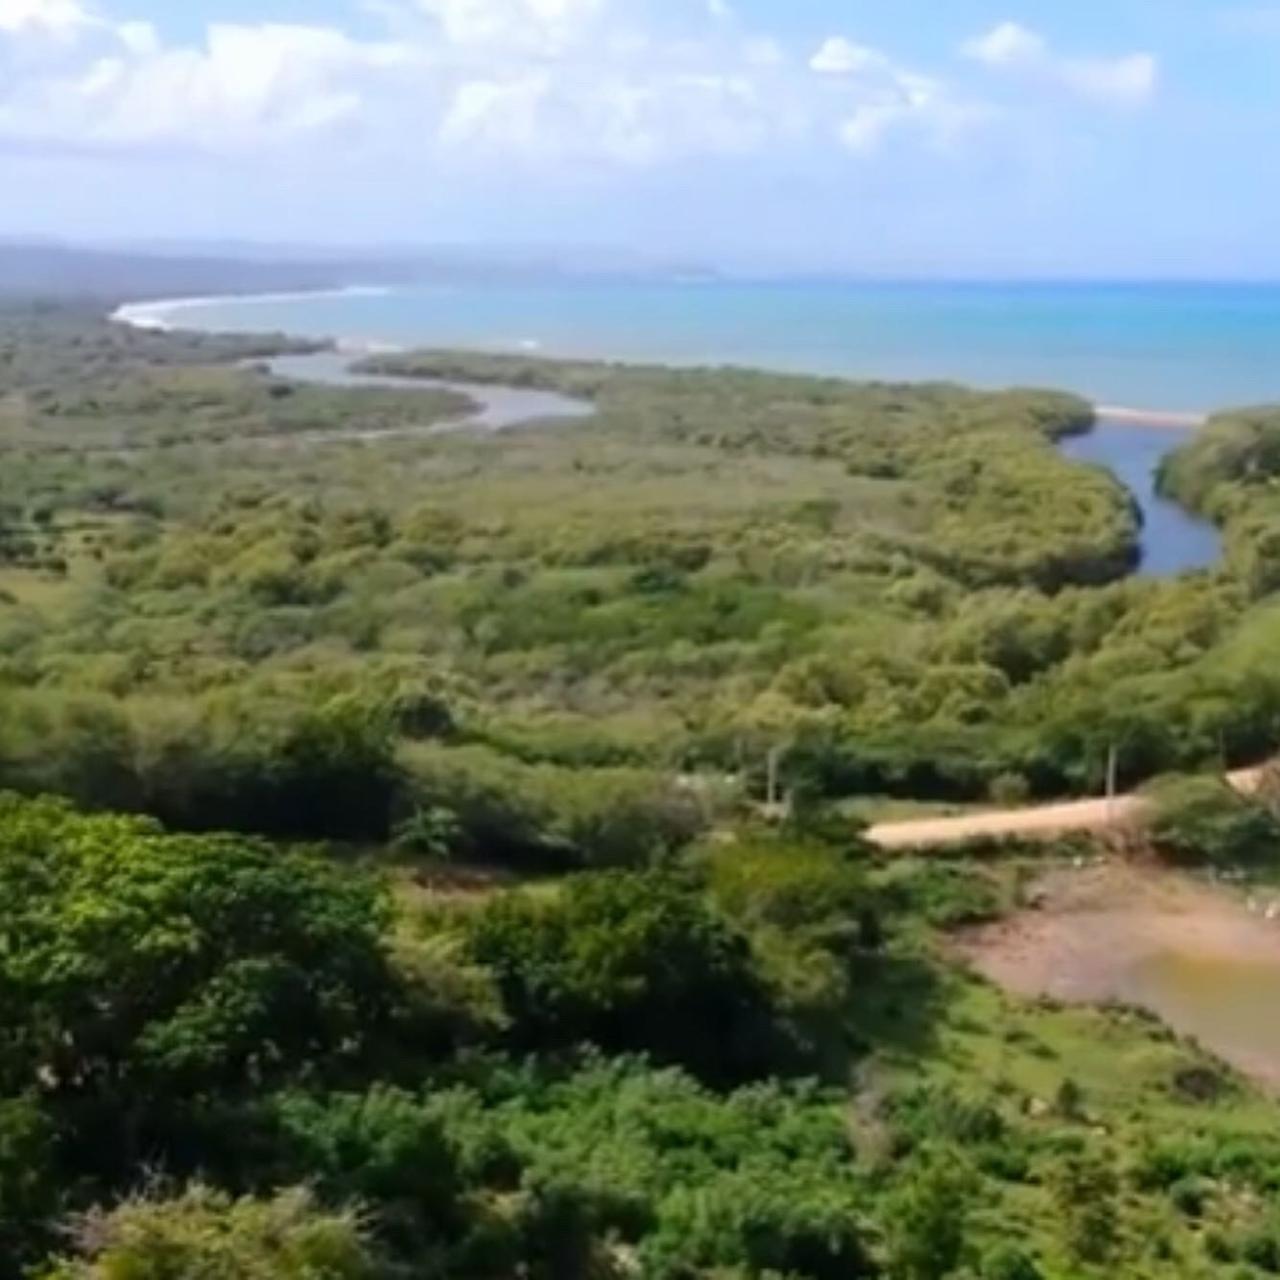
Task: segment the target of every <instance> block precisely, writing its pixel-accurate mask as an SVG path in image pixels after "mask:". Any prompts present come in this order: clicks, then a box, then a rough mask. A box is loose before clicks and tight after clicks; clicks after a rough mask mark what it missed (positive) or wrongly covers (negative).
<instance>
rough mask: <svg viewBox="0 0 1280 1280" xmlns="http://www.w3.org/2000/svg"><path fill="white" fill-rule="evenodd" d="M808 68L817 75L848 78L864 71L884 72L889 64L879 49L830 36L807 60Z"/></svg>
mask: <svg viewBox="0 0 1280 1280" xmlns="http://www.w3.org/2000/svg"><path fill="white" fill-rule="evenodd" d="M809 66H810V68H811V69H812V70H814V71H816V72H817V73H818V74H819V75H828V76H848V75H857V74H858V73H860V72H864V71H884V70H886V69H888V68H889V67H890V66H891V63H890V62H889V59H888V58H887V57H885V55H884V54H883V53H881V52H880V50H879V49H871V48H868V47H867V46H866V45H862V44H855V43H854V42H853V41H852V40H846V39H845V38H844V36H831V37H830V38H829V39H827V40H824V41H823V43H822V45H821V47H820V48H819V49H818V52H817V53H815V54H814V55H813V57H812V58H810V59H809Z"/></svg>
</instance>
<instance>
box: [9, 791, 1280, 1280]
mask: <svg viewBox="0 0 1280 1280" xmlns="http://www.w3.org/2000/svg"><path fill="white" fill-rule="evenodd" d="M1028 856H1031V855H1028V854H1025V853H1020V852H1019V851H1018V850H1012V851H1007V852H1006V853H1004V854H1002V855H1001V856H1000V857H998V858H996V859H994V860H992V859H991V858H988V859H986V860H984V861H982V862H976V861H965V860H961V861H959V862H951V863H937V862H921V863H916V862H912V861H909V860H908V861H899V862H896V863H893V864H890V865H882V864H880V863H879V862H877V860H876V859H875V858H874V857H873V856H872V855H871V854H870V852H869V851H868V850H867V849H866V848H864V847H863V846H862V845H860V844H859V843H857V842H856V841H852V842H849V841H846V842H844V843H842V844H840V845H833V844H830V843H828V842H825V841H823V840H819V839H816V838H814V837H812V836H803V835H799V834H797V833H792V832H787V831H784V832H761V831H753V830H749V829H740V830H738V831H736V832H735V833H734V834H733V835H732V837H730V836H729V834H728V833H722V835H721V837H720V838H718V839H717V840H716V841H714V842H712V843H707V844H704V845H701V846H695V847H693V848H691V849H690V850H688V851H687V852H686V853H685V854H684V855H683V856H682V857H680V858H679V859H678V860H677V861H676V862H673V863H670V864H668V865H667V866H665V867H664V868H661V869H653V870H648V871H640V872H623V871H605V872H584V873H577V874H575V875H571V876H569V877H567V878H564V879H561V880H559V881H555V882H551V883H548V884H543V885H537V886H530V887H512V888H509V889H506V890H491V891H489V892H487V893H484V894H479V895H474V894H464V895H458V894H457V893H456V892H452V891H449V890H448V888H447V884H444V883H442V885H441V888H440V890H439V891H433V892H425V893H424V892H422V891H419V892H416V893H403V892H402V893H397V894H394V895H389V894H388V892H387V888H388V885H389V882H388V881H386V880H385V879H384V878H383V877H381V876H378V875H375V874H373V873H371V872H369V871H367V870H359V869H357V868H355V867H352V866H343V865H341V864H340V863H338V862H335V860H334V859H333V858H332V857H331V856H325V855H324V854H322V853H321V852H320V851H317V850H287V849H281V848H273V847H271V846H268V845H265V844H261V843H257V842H254V841H252V840H250V839H247V838H244V837H224V836H182V835H177V836H175V835H170V834H166V833H165V832H164V831H163V830H162V829H161V828H159V827H158V826H156V825H154V824H153V823H151V822H150V821H149V820H145V819H129V818H119V817H113V816H96V817H87V816H82V815H79V814H77V813H75V812H74V811H72V810H71V809H69V808H68V807H66V806H65V805H64V804H63V803H62V802H53V801H47V800H46V801H26V800H19V799H17V798H14V797H5V798H0V940H3V943H4V945H3V946H0V992H3V1002H4V1003H3V1018H2V1019H0V1028H2V1034H3V1042H2V1043H0V1062H2V1063H3V1075H2V1076H0V1241H2V1242H3V1248H2V1249H0V1275H3V1276H5V1277H6V1278H7V1277H9V1276H13V1277H15V1280H16V1278H17V1277H20V1276H23V1275H24V1273H25V1268H27V1267H28V1266H30V1267H34V1268H35V1270H34V1271H32V1272H31V1274H33V1275H35V1276H40V1277H44V1278H46V1280H55V1278H56V1280H120V1278H121V1277H130V1278H132V1277H135V1276H141V1277H147V1278H148V1280H150V1278H152V1277H154V1278H156V1280H170V1278H172V1280H179V1278H181V1280H191V1278H192V1277H196V1278H197V1280H199V1278H200V1277H206V1276H207V1277H209V1280H319V1278H320V1277H324V1278H325V1280H348V1278H354V1277H367V1278H368V1280H395V1278H396V1277H406V1278H416V1277H422V1278H423V1280H433V1278H435V1277H450V1278H457V1280H466V1278H467V1277H474V1278H475V1280H488V1278H490V1277H496V1276H508V1275H526V1276H530V1277H543V1278H545V1280H588V1278H592V1280H594V1278H597V1277H618V1278H619V1280H621V1278H622V1277H627V1276H641V1277H654V1278H659V1277H661V1278H669V1280H691V1278H693V1277H707V1278H708V1280H710V1278H711V1277H717V1278H720V1280H727V1278H728V1277H735V1276H737V1277H744V1278H746V1277H764V1276H786V1277H794V1278H796V1280H827V1278H828V1277H830V1278H831V1280H835V1278H836V1277H839V1278H841V1280H843V1278H844V1277H848V1276H859V1275H863V1276H880V1275H884V1276H900V1277H907V1278H909V1280H915V1278H917V1277H918V1278H921V1280H931V1278H932V1280H941V1278H942V1277H946V1276H972V1277H984V1278H985V1277H990V1278H992V1280H1004V1278H1005V1277H1008V1276H1015V1277H1020V1276H1043V1277H1048V1278H1050V1280H1054V1278H1057V1280H1068V1278H1071V1280H1077V1278H1084V1277H1099V1278H1100V1277H1106V1276H1113V1275H1117V1274H1123V1275H1126V1276H1134V1277H1153V1278H1154V1277H1170V1276H1176V1277H1206V1278H1207V1277H1210V1276H1219V1275H1222V1274H1231V1275H1233V1276H1239V1277H1241V1278H1242V1280H1243V1277H1259V1276H1265V1275H1269V1274H1274V1273H1275V1271H1276V1268H1277V1265H1280V1263H1277V1261H1276V1255H1275V1253H1274V1250H1275V1249H1276V1248H1277V1246H1278V1243H1280V1235H1278V1234H1277V1225H1276V1221H1275V1218H1274V1214H1273V1209H1272V1207H1271V1205H1272V1202H1273V1197H1274V1194H1275V1190H1276V1186H1277V1179H1278V1178H1280V1143H1277V1141H1276V1139H1275V1137H1274V1134H1273V1132H1272V1131H1273V1129H1274V1106H1273V1104H1272V1103H1270V1102H1265V1101H1263V1100H1262V1099H1260V1098H1258V1097H1257V1096H1256V1095H1254V1094H1253V1093H1252V1092H1251V1091H1250V1090H1249V1089H1248V1087H1246V1086H1245V1085H1244V1084H1242V1083H1241V1082H1240V1081H1238V1080H1237V1079H1236V1078H1235V1077H1234V1076H1233V1075H1232V1074H1231V1073H1230V1072H1229V1071H1227V1070H1226V1069H1225V1068H1222V1067H1220V1066H1219V1065H1217V1064H1216V1063H1214V1062H1213V1061H1212V1060H1210V1059H1208V1058H1206V1057H1205V1056H1204V1054H1203V1053H1202V1052H1201V1051H1200V1050H1198V1049H1196V1048H1195V1047H1194V1046H1191V1045H1188V1044H1182V1043H1179V1042H1178V1041H1177V1040H1175V1039H1174V1038H1173V1037H1171V1036H1170V1035H1168V1034H1166V1033H1164V1032H1162V1031H1161V1030H1160V1029H1159V1028H1158V1027H1157V1026H1156V1025H1155V1024H1154V1023H1152V1022H1150V1021H1148V1020H1146V1019H1144V1018H1143V1017H1141V1016H1139V1015H1137V1014H1135V1013H1133V1012H1131V1011H1125V1010H1110V1011H1089V1010H1068V1009H1060V1008H1055V1007H1050V1006H1042V1007H1036V1006H1030V1005H1023V1004H1019V1003H1017V1002H1015V1001H1012V1000H1010V999H1007V998H1004V997H1002V996H1000V995H998V994H997V993H996V992H995V991H994V990H993V989H992V988H990V987H987V986H986V985H984V984H982V983H980V982H978V981H976V980H975V979H973V978H971V977H969V976H967V975H966V974H965V973H963V972H962V971H960V970H959V969H957V968H955V967H954V966H953V965H952V964H951V962H949V961H948V960H947V959H946V956H947V946H946V941H945V934H944V933H942V932H939V930H940V929H943V928H950V927H953V926H954V925H955V924H957V923H963V922H972V921H974V920H979V919H991V918H994V917H996V916H998V915H999V914H1000V913H1001V912H1003V911H1004V910H1007V909H1008V908H1009V907H1010V906H1012V905H1015V904H1016V903H1017V902H1018V901H1019V898H1020V894H1021V889H1020V886H1021V884H1022V883H1023V881H1024V873H1025V871H1026V870H1027V866H1026V863H1025V859H1026V858H1027V857H1028ZM1034 857H1035V858H1036V859H1037V860H1039V861H1043V860H1044V859H1045V858H1046V857H1048V858H1052V857H1053V854H1052V852H1051V851H1050V852H1049V853H1045V852H1043V851H1037V852H1036V853H1035V854H1034ZM303 1185H305V1186H306V1187H307V1188H308V1190H307V1191H305V1192H303V1191H301V1190H299V1189H298V1188H300V1187H302V1186H303ZM68 1222H70V1223H71V1224H72V1225H71V1229H70V1231H69V1232H67V1231H64V1229H63V1228H64V1225H65V1224H66V1223H68ZM1228 1263H1229V1264H1230V1270H1229V1271H1228V1272H1224V1271H1223V1269H1222V1268H1223V1267H1224V1266H1227V1265H1228Z"/></svg>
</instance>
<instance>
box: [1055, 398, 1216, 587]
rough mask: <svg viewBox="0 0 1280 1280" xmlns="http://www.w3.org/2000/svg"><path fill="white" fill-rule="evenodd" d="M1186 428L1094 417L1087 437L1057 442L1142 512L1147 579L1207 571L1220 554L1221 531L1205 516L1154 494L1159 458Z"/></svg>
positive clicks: (1142, 569)
mask: <svg viewBox="0 0 1280 1280" xmlns="http://www.w3.org/2000/svg"><path fill="white" fill-rule="evenodd" d="M1190 430H1191V428H1190V427H1158V426H1150V425H1147V424H1145V423H1141V422H1124V421H1121V420H1119V419H1116V418H1108V417H1106V416H1105V415H1104V416H1101V417H1099V419H1098V422H1097V424H1096V425H1095V427H1094V429H1093V430H1092V431H1090V432H1089V433H1088V434H1087V435H1082V436H1071V437H1069V438H1068V439H1066V440H1064V441H1063V442H1062V444H1061V449H1062V452H1063V453H1064V454H1065V455H1066V456H1067V457H1068V458H1070V459H1072V461H1074V462H1087V463H1093V464H1094V465H1096V466H1101V467H1106V468H1107V470H1109V471H1110V472H1111V473H1112V474H1113V475H1114V476H1115V477H1116V478H1117V479H1118V480H1119V481H1120V483H1121V484H1123V485H1124V486H1125V488H1127V489H1128V490H1129V492H1130V493H1132V494H1133V496H1134V498H1135V499H1136V500H1137V503H1138V507H1139V508H1140V510H1141V511H1142V564H1141V566H1140V569H1139V572H1140V573H1142V574H1144V575H1146V576H1147V577H1151V578H1172V577H1176V576H1177V575H1178V574H1180V573H1188V572H1191V571H1192V570H1195V569H1209V568H1212V567H1213V566H1214V565H1215V564H1217V563H1218V560H1219V559H1220V558H1221V556H1222V535H1221V534H1220V532H1219V531H1218V529H1217V528H1216V526H1214V525H1213V524H1211V523H1210V522H1209V521H1207V520H1202V519H1201V518H1200V517H1198V516H1195V515H1192V514H1191V513H1190V512H1189V511H1186V510H1185V509H1184V508H1182V507H1180V506H1179V505H1178V504H1177V503H1176V502H1170V501H1169V499H1168V498H1162V497H1161V496H1160V494H1159V493H1157V492H1156V470H1157V468H1158V467H1159V466H1160V461H1161V459H1162V458H1163V457H1164V456H1165V455H1166V454H1167V453H1169V451H1170V450H1171V449H1175V448H1177V447H1178V445H1180V444H1181V443H1182V442H1183V441H1184V440H1185V439H1186V437H1187V434H1188V432H1189V431H1190Z"/></svg>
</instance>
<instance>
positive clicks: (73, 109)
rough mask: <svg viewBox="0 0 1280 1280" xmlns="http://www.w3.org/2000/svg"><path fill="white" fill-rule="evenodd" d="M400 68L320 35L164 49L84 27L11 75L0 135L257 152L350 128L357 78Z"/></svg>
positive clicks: (252, 35) (146, 30)
mask: <svg viewBox="0 0 1280 1280" xmlns="http://www.w3.org/2000/svg"><path fill="white" fill-rule="evenodd" d="M0 2H3V0H0ZM8 43H9V45H12V43H13V42H12V41H10V42H8ZM6 53H8V55H9V57H10V58H11V59H13V60H15V61H18V57H19V55H21V54H22V53H23V48H22V44H21V41H20V42H19V47H18V48H17V49H16V50H15V49H14V48H12V47H9V48H6V45H5V42H3V41H0V67H2V66H3V65H4V55H5V54H6ZM407 58H408V53H407V51H406V50H404V49H402V48H400V47H398V46H396V45H394V44H390V43H387V44H375V43H361V42H358V41H355V40H353V39H351V38H349V37H348V36H346V35H344V34H343V33H341V32H339V31H336V30H334V29H332V28H328V27H307V26H297V25H290V24H283V23H264V24H260V25H256V26H248V25H239V24H234V23H220V24H216V25H214V26H211V27H210V28H209V29H208V32H207V34H206V38H205V42H204V43H203V45H199V46H196V45H190V46H188V45H174V46H165V45H164V44H163V43H162V41H161V40H160V37H159V35H158V33H157V32H156V31H155V29H154V28H153V27H151V26H150V25H149V24H147V23H142V22H123V23H119V24H115V25H113V24H110V23H107V22H104V21H98V20H90V21H87V22H85V23H82V24H79V27H78V29H77V30H76V31H75V32H74V34H73V35H72V36H69V38H68V40H67V41H66V45H65V47H64V48H62V49H61V50H59V51H57V52H56V53H55V54H53V55H48V54H47V55H46V56H45V57H44V58H42V59H41V61H40V63H39V71H38V72H36V73H30V72H29V73H28V74H26V75H23V74H21V72H19V73H18V74H16V75H15V76H14V77H13V81H12V82H11V83H10V84H9V85H8V86H7V87H6V88H4V89H0V135H8V136H10V137H13V138H22V139H23V140H24V141H26V142H31V143H37V144H38V143H44V144H59V143H60V144H71V145H77V146H91V145H113V146H145V145H155V144H165V145H169V144H182V143H188V144H192V145H195V146H200V147H206V148H222V147H239V146H260V145H262V144H265V143H271V142H274V141H278V140H280V139H282V138H286V137H290V136H293V135H297V134H300V133H307V132H310V131H313V130H315V129H318V128H322V127H326V126H330V125H333V124H335V123H337V122H339V121H341V120H344V119H348V118H350V117H352V116H354V115H355V114H356V113H357V112H358V111H359V109H360V106H361V101H362V99H361V94H360V88H359V81H360V77H361V76H362V75H365V74H368V73H371V72H374V71H377V70H385V69H389V68H393V67H395V66H397V65H399V64H402V63H403V62H405V61H406V60H407ZM18 65H19V66H21V62H20V61H18Z"/></svg>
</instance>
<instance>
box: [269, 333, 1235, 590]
mask: <svg viewBox="0 0 1280 1280" xmlns="http://www.w3.org/2000/svg"><path fill="white" fill-rule="evenodd" d="M266 364H267V367H268V368H269V369H270V370H271V372H272V374H273V375H275V376H276V377H279V378H287V379H290V380H291V381H295V382H311V383H319V384H322V385H325V386H338V387H383V388H390V389H393V390H397V391H403V390H421V389H423V388H428V389H441V390H451V391H457V392H460V393H461V394H463V395H465V396H467V397H468V398H470V399H471V400H473V401H474V402H475V403H476V404H477V405H478V408H477V410H476V412H474V413H472V414H468V415H467V416H465V417H462V418H458V419H456V420H455V421H453V422H450V423H447V424H445V425H444V426H440V425H437V426H435V427H432V428H429V429H427V431H428V432H429V433H431V434H438V433H440V432H441V431H442V430H446V431H456V430H464V429H468V428H474V429H480V430H487V431H504V430H509V429H510V428H512V427H518V426H521V425H529V424H533V423H538V422H546V421H549V420H556V419H560V420H563V419H582V418H584V417H589V416H590V415H591V414H593V413H594V412H595V407H594V406H593V405H592V404H591V403H590V402H589V401H586V400H578V399H574V398H572V397H569V396H564V395H559V394H557V393H555V392H552V391H538V390H533V389H530V388H524V387H509V386H492V385H484V384H477V383H459V382H446V381H443V380H440V379H434V378H404V377H392V376H390V375H387V374H372V373H357V372H354V371H353V369H352V364H353V360H352V357H351V356H350V355H344V354H342V353H340V352H336V351H322V352H318V353H316V354H314V355H304V356H279V357H277V358H276V359H274V360H269V361H267V362H266ZM1185 431H1186V429H1178V428H1169V427H1152V426H1147V425H1143V424H1141V423H1132V422H1123V421H1119V420H1117V419H1114V418H1107V417H1102V418H1099V420H1098V422H1097V424H1096V426H1095V427H1094V429H1093V430H1092V431H1090V432H1089V433H1088V434H1087V435H1081V436H1071V437H1069V438H1068V439H1066V440H1064V441H1063V442H1062V445H1061V448H1062V452H1063V453H1064V454H1065V455H1066V456H1067V457H1068V458H1071V459H1072V460H1073V461H1075V462H1082V463H1091V464H1094V465H1096V466H1102V467H1106V468H1107V469H1108V470H1109V471H1111V472H1112V474H1113V475H1115V476H1116V478H1117V479H1118V480H1119V481H1120V482H1121V483H1122V484H1123V485H1124V486H1125V487H1126V488H1127V489H1128V490H1129V491H1130V492H1131V493H1132V494H1133V496H1134V498H1135V500H1136V501H1137V504H1138V507H1139V509H1140V510H1141V512H1142V562H1141V565H1140V568H1139V572H1140V573H1142V574H1143V575H1145V576H1147V577H1153V578H1168V577H1175V576H1176V575H1178V574H1180V573H1187V572H1191V571H1193V570H1197V569H1208V568H1211V567H1212V566H1213V565H1215V564H1216V563H1217V562H1218V559H1219V557H1220V556H1221V554H1222V540H1221V536H1220V534H1219V532H1218V530H1217V529H1216V528H1215V527H1214V526H1213V525H1212V524H1210V523H1209V522H1208V521H1206V520H1202V519H1199V518H1198V517H1196V516H1194V515H1192V514H1191V513H1189V512H1187V511H1185V510H1184V509H1183V508H1182V507H1180V506H1178V504H1177V503H1175V502H1170V501H1169V500H1168V499H1166V498H1162V497H1161V496H1160V495H1159V493H1157V492H1156V469H1157V468H1158V467H1159V465H1160V460H1161V458H1163V456H1164V455H1165V454H1166V453H1167V452H1168V451H1169V450H1170V449H1173V448H1176V447H1177V445H1178V444H1179V443H1180V442H1181V440H1182V439H1183V438H1185ZM420 432H421V429H419V428H399V429H396V430H393V431H390V432H380V433H375V434H374V435H372V436H369V435H366V436H363V437H361V438H362V439H365V440H368V439H377V438H380V437H385V436H386V435H397V436H400V435H409V434H416V433H420Z"/></svg>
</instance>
